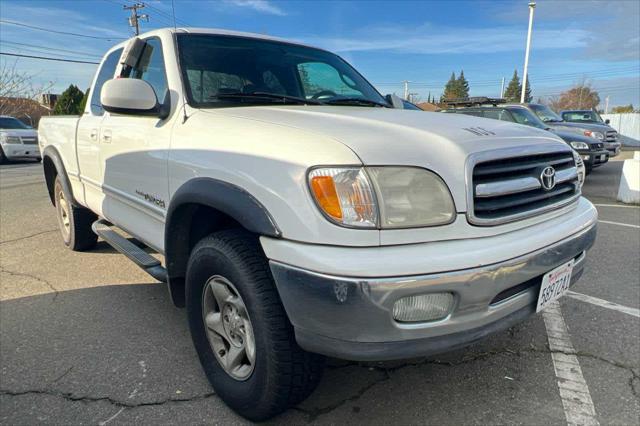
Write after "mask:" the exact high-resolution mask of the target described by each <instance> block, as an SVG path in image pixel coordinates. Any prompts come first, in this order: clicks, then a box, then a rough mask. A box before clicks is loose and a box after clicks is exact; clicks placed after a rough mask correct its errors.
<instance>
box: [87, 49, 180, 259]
mask: <svg viewBox="0 0 640 426" xmlns="http://www.w3.org/2000/svg"><path fill="white" fill-rule="evenodd" d="M144 41H146V45H145V47H144V50H143V51H142V54H141V55H140V58H139V60H138V63H137V64H136V66H135V67H133V68H132V69H131V70H129V71H128V72H127V73H126V74H125V75H123V76H122V78H139V79H142V80H145V81H147V82H148V83H149V84H150V85H151V86H152V87H153V89H154V91H155V93H156V96H157V98H158V100H159V102H163V101H165V100H166V99H168V85H167V76H166V72H165V62H164V55H163V52H162V47H163V46H162V43H161V41H160V39H159V38H157V37H150V38H148V39H145V40H144ZM170 126H171V119H166V120H164V119H160V118H158V117H153V116H142V115H124V114H115V113H109V112H107V113H106V114H105V117H104V120H103V122H102V128H101V131H100V148H101V149H100V155H101V165H102V169H103V175H104V178H103V185H102V186H103V191H104V193H105V196H106V203H105V210H104V216H105V217H106V218H107V219H109V220H110V221H111V222H113V223H114V224H116V225H118V226H120V227H121V228H123V229H125V230H127V231H129V232H130V233H132V234H133V235H134V236H136V237H138V238H140V239H141V240H143V241H144V242H145V243H147V244H148V245H150V246H151V247H153V248H156V249H158V250H162V249H163V246H164V242H163V235H164V217H165V212H166V208H167V205H168V203H169V193H168V177H167V156H168V149H169V141H170V136H171V131H170Z"/></svg>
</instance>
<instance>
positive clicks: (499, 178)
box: [472, 152, 580, 225]
mask: <svg viewBox="0 0 640 426" xmlns="http://www.w3.org/2000/svg"><path fill="white" fill-rule="evenodd" d="M549 166H551V167H553V168H554V169H555V173H556V175H555V176H556V177H557V179H558V181H557V183H556V185H555V186H554V187H553V188H552V189H549V190H547V189H544V188H543V187H542V185H541V183H540V175H541V173H542V170H544V169H545V168H546V167H549ZM472 179H473V191H474V192H473V219H475V220H476V221H477V222H482V224H486V225H490V224H495V223H502V222H507V221H510V220H517V219H519V218H522V217H526V216H530V215H532V214H539V213H542V212H544V211H547V210H549V209H552V208H554V207H556V206H558V205H561V204H562V203H563V202H568V201H569V200H571V199H573V198H575V197H576V195H578V194H579V193H580V185H579V183H578V176H577V169H576V166H575V162H574V159H573V154H572V153H571V152H554V153H545V154H536V155H529V156H522V157H511V158H502V159H498V160H489V161H485V162H481V163H478V164H476V165H475V167H474V169H473V175H472Z"/></svg>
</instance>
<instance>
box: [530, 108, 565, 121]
mask: <svg viewBox="0 0 640 426" xmlns="http://www.w3.org/2000/svg"><path fill="white" fill-rule="evenodd" d="M530 108H531V109H532V110H533V112H535V113H536V115H537V116H538V117H539V118H540V120H542V121H544V122H545V123H547V122H554V121H562V118H561V117H560V116H559V115H558V114H556V113H555V112H553V110H552V109H551V108H549V107H548V106H546V105H539V104H534V105H530Z"/></svg>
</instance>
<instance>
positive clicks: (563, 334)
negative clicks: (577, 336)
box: [542, 301, 600, 425]
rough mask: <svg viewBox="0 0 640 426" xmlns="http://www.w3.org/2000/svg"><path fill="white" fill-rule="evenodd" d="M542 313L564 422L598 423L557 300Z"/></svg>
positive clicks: (570, 423)
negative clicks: (562, 408) (565, 419)
mask: <svg viewBox="0 0 640 426" xmlns="http://www.w3.org/2000/svg"><path fill="white" fill-rule="evenodd" d="M542 317H543V318H544V325H545V327H546V329H547V337H548V339H549V349H551V359H552V360H553V369H554V370H555V372H556V378H557V379H558V389H559V390H560V399H561V400H562V406H563V407H564V415H565V417H566V418H567V424H569V425H599V424H600V423H599V422H598V419H596V409H595V407H594V406H593V401H592V400H591V394H590V393H589V386H587V382H585V380H584V377H583V376H582V369H581V368H580V363H579V362H578V357H576V356H575V355H574V354H575V353H576V351H575V349H574V348H573V343H572V342H571V337H570V336H569V330H568V329H567V324H566V323H565V322H564V318H563V316H562V311H561V310H560V304H559V303H558V302H557V301H554V302H551V303H550V304H549V306H548V307H547V308H546V309H545V310H544V311H542Z"/></svg>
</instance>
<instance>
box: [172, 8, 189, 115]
mask: <svg viewBox="0 0 640 426" xmlns="http://www.w3.org/2000/svg"><path fill="white" fill-rule="evenodd" d="M171 12H172V13H173V42H174V43H175V44H176V54H177V56H178V68H180V50H179V49H180V48H179V47H178V28H177V27H176V6H175V3H174V0H171ZM186 96H187V88H186V85H185V83H184V82H182V124H184V123H186V122H187V119H188V118H189V117H188V116H187V100H186Z"/></svg>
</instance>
